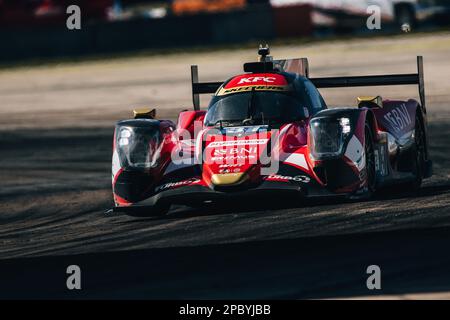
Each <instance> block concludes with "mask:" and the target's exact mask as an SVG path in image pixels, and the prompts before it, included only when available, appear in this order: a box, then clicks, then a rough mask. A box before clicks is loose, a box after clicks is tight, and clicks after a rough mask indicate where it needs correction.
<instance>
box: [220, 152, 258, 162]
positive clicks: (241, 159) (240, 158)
mask: <svg viewBox="0 0 450 320" xmlns="http://www.w3.org/2000/svg"><path fill="white" fill-rule="evenodd" d="M251 159H256V156H254V155H250V154H249V155H235V156H225V157H223V156H221V157H212V158H211V160H212V161H213V162H217V163H221V162H224V161H225V162H227V163H228V162H231V163H234V162H236V160H237V162H240V163H243V162H245V161H246V160H251Z"/></svg>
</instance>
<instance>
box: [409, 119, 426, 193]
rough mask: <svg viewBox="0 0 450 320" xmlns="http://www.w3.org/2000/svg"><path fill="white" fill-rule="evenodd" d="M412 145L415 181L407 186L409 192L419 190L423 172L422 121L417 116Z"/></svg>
mask: <svg viewBox="0 0 450 320" xmlns="http://www.w3.org/2000/svg"><path fill="white" fill-rule="evenodd" d="M414 144H415V145H414V158H413V159H412V160H413V168H412V173H413V174H414V176H415V180H414V181H413V182H412V183H410V184H408V189H409V190H411V191H417V190H419V189H420V186H421V184H422V180H423V176H424V171H425V153H426V149H425V132H424V131H423V125H422V121H421V119H420V117H419V116H418V115H416V124H415V128H414Z"/></svg>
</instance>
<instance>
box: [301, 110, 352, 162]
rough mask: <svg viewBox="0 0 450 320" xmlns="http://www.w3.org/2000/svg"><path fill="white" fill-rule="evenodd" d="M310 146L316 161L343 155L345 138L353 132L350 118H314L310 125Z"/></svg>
mask: <svg viewBox="0 0 450 320" xmlns="http://www.w3.org/2000/svg"><path fill="white" fill-rule="evenodd" d="M309 129H310V130H309V133H310V134H309V145H310V150H311V155H312V157H313V158H314V159H317V160H320V159H327V158H333V157H338V156H340V155H341V154H342V152H343V148H344V141H345V137H346V136H347V135H348V134H349V133H350V131H351V123H350V119H349V118H340V119H336V118H328V117H323V118H314V119H312V120H311V121H310V124H309Z"/></svg>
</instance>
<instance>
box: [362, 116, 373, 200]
mask: <svg viewBox="0 0 450 320" xmlns="http://www.w3.org/2000/svg"><path fill="white" fill-rule="evenodd" d="M364 140H365V141H364V153H365V157H366V179H367V195H366V196H367V198H370V197H371V196H372V195H373V194H374V193H375V190H376V169H375V148H374V142H373V134H372V130H371V129H370V125H369V124H368V123H366V125H365V129H364Z"/></svg>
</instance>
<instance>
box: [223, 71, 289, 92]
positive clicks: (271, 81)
mask: <svg viewBox="0 0 450 320" xmlns="http://www.w3.org/2000/svg"><path fill="white" fill-rule="evenodd" d="M287 85H288V83H287V81H286V78H285V77H284V76H282V75H280V74H275V73H269V74H267V73H255V74H252V75H249V74H244V75H240V76H237V77H234V78H233V79H231V80H230V81H229V82H228V83H227V84H226V85H225V86H224V89H230V88H236V87H246V86H287Z"/></svg>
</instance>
